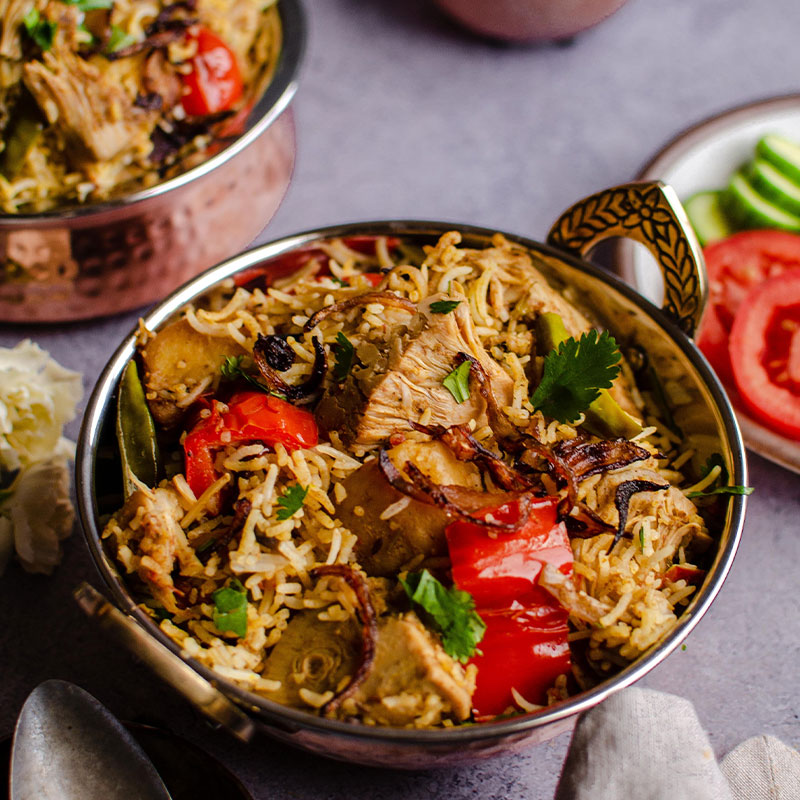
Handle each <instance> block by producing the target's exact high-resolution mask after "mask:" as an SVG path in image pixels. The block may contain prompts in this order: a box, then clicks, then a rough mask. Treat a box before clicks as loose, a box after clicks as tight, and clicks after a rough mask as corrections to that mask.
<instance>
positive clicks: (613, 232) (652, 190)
mask: <svg viewBox="0 0 800 800" xmlns="http://www.w3.org/2000/svg"><path fill="white" fill-rule="evenodd" d="M612 236H624V237H626V238H628V239H633V240H634V241H637V242H640V243H641V244H643V245H644V246H645V247H647V249H648V250H649V251H650V252H651V253H652V254H653V256H655V259H656V261H657V262H658V265H659V267H660V268H661V274H662V276H663V278H664V305H663V306H662V308H663V310H664V312H665V313H667V314H668V315H669V316H670V317H672V318H673V320H674V321H675V322H676V323H677V325H678V326H679V327H680V329H681V330H682V331H683V332H684V333H685V334H686V335H687V336H693V335H694V332H695V330H696V329H697V326H698V324H699V322H700V316H701V314H702V313H703V308H704V306H705V303H706V296H707V291H708V288H707V281H706V270H705V262H704V260H703V251H702V249H701V247H700V243H699V242H698V240H697V236H695V233H694V231H693V230H692V227H691V225H690V224H689V219H688V217H687V216H686V212H685V211H684V210H683V206H682V205H681V202H680V200H678V196H677V194H676V193H675V190H674V189H673V188H672V187H671V186H667V185H666V184H664V183H661V182H660V181H640V182H636V183H625V184H623V185H622V186H615V187H614V188H612V189H606V190H605V191H602V192H598V193H597V194H593V195H591V196H590V197H587V198H585V199H584V200H580V201H579V202H577V203H575V204H574V205H572V206H570V207H569V208H568V209H567V210H566V211H565V212H564V213H563V214H562V215H561V216H560V217H559V218H558V220H557V221H556V223H555V225H553V227H552V228H551V229H550V233H549V234H548V235H547V241H548V243H549V244H551V245H553V246H554V247H557V248H559V249H561V250H565V251H567V252H568V253H572V254H573V255H577V256H579V257H581V258H585V257H586V256H587V254H588V253H589V251H590V250H591V249H592V248H593V247H594V246H595V245H596V244H598V243H599V242H601V241H603V240H604V239H608V238H610V237H612Z"/></svg>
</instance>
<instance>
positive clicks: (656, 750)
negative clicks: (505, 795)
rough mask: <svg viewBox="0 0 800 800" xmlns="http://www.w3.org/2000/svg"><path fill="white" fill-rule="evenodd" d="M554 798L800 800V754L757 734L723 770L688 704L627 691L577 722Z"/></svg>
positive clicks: (732, 755) (727, 759) (671, 697)
mask: <svg viewBox="0 0 800 800" xmlns="http://www.w3.org/2000/svg"><path fill="white" fill-rule="evenodd" d="M555 800H800V754H799V753H798V752H797V751H796V750H793V749H792V748H790V747H787V746H786V745H785V744H783V742H781V741H779V740H778V739H775V738H773V737H771V736H756V737H754V738H752V739H748V740H747V741H746V742H744V743H743V744H741V745H739V747H737V748H736V749H735V750H734V751H733V752H731V753H729V754H728V755H727V756H726V757H725V759H724V760H723V762H722V764H721V765H720V764H718V763H717V760H716V759H715V757H714V752H713V750H712V748H711V744H710V743H709V741H708V736H707V735H706V732H705V731H704V730H703V727H702V725H701V724H700V720H699V719H698V718H697V714H696V712H695V710H694V706H693V705H692V704H691V703H690V702H689V701H688V700H685V699H684V698H682V697H677V696H675V695H671V694H665V693H664V692H657V691H654V690H652V689H639V688H630V689H624V690H623V691H621V692H618V693H617V694H615V695H613V696H612V697H610V698H609V699H608V700H606V701H605V702H604V703H601V704H600V705H599V706H596V707H595V708H593V709H592V710H591V711H587V712H586V713H585V714H583V715H582V716H581V717H580V718H579V720H578V723H577V725H576V727H575V733H574V734H573V737H572V742H571V744H570V747H569V752H568V753H567V758H566V761H565V762H564V769H563V771H562V774H561V780H560V781H559V784H558V789H557V790H556V797H555Z"/></svg>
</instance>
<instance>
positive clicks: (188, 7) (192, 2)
mask: <svg viewBox="0 0 800 800" xmlns="http://www.w3.org/2000/svg"><path fill="white" fill-rule="evenodd" d="M196 8H197V0H183V2H178V3H172V4H171V5H168V6H166V7H165V8H164V9H163V10H162V11H161V13H159V15H158V16H157V17H156V18H155V20H153V22H151V23H150V25H148V26H147V27H146V28H145V29H144V34H145V38H144V39H142V41H140V42H134V43H133V44H132V45H129V46H128V47H121V48H120V49H119V50H115V51H114V52H112V53H106V54H105V56H106V58H107V59H108V60H109V61H117V60H119V59H120V58H128V57H129V56H135V55H137V54H138V53H142V52H144V51H146V50H147V51H150V50H158V49H160V48H162V47H166V46H167V45H168V44H170V43H171V42H174V41H177V40H178V39H180V38H181V37H182V36H183V35H184V34H185V33H186V29H187V28H191V27H192V25H196V24H197V23H198V22H199V18H198V17H189V16H175V14H176V13H178V12H184V13H186V14H189V13H191V12H193V11H195V9H196Z"/></svg>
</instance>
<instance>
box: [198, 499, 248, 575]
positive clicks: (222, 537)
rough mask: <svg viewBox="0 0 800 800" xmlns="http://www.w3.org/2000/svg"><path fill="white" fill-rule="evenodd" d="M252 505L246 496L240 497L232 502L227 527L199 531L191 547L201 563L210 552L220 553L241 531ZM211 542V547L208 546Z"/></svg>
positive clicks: (206, 559)
mask: <svg viewBox="0 0 800 800" xmlns="http://www.w3.org/2000/svg"><path fill="white" fill-rule="evenodd" d="M252 507H253V506H252V505H251V503H250V501H249V500H248V499H247V498H246V497H240V498H239V499H238V500H237V501H236V502H235V503H234V504H233V519H232V520H231V524H230V525H228V527H227V528H223V529H222V530H220V529H219V528H216V529H214V530H211V531H206V532H205V533H201V534H200V536H198V537H197V538H196V539H195V540H194V541H193V542H192V548H193V549H194V551H195V553H197V554H198V557H199V558H200V560H201V561H203V563H205V562H206V561H208V559H209V558H210V557H211V554H212V553H222V552H223V551H224V549H225V547H227V545H228V542H230V541H231V539H233V537H234V536H236V535H237V534H238V533H240V532H241V530H242V528H244V523H245V522H246V521H247V516H248V515H249V514H250V511H251V509H252ZM212 544H213V547H212V546H210V545H212Z"/></svg>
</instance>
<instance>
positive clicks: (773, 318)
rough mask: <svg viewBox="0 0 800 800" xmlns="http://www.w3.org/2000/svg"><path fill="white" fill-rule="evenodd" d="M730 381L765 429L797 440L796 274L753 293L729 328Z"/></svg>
mask: <svg viewBox="0 0 800 800" xmlns="http://www.w3.org/2000/svg"><path fill="white" fill-rule="evenodd" d="M729 349H730V357H731V364H732V367H733V376H734V378H735V380H736V387H737V389H738V390H739V392H740V394H741V397H742V400H743V402H744V404H745V405H746V406H747V408H748V409H749V411H750V412H751V413H752V414H753V415H754V416H755V417H756V418H757V419H759V420H760V421H761V422H763V423H764V424H765V425H766V426H767V427H769V428H771V429H772V430H774V431H777V432H778V433H781V434H783V435H784V436H788V437H790V438H792V439H800V268H798V269H793V270H789V271H788V272H784V273H782V274H780V275H778V276H777V277H774V278H771V279H770V280H768V281H767V282H766V283H764V284H762V285H761V286H759V287H758V288H756V289H754V290H753V291H752V292H750V294H749V295H748V296H747V302H746V303H744V304H743V305H742V306H741V308H740V309H739V312H738V313H737V315H736V318H735V319H734V322H733V328H732V329H731V339H730V346H729Z"/></svg>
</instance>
